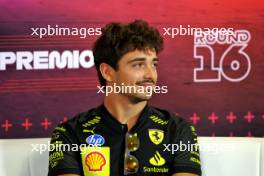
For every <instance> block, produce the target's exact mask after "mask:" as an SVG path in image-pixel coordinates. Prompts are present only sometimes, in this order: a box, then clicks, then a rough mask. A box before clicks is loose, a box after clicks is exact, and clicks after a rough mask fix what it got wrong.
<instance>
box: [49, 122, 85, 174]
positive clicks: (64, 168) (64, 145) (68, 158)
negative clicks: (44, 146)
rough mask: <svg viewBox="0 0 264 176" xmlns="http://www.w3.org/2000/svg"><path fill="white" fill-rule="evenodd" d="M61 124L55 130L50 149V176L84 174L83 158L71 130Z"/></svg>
mask: <svg viewBox="0 0 264 176" xmlns="http://www.w3.org/2000/svg"><path fill="white" fill-rule="evenodd" d="M66 127H67V125H65V124H61V125H59V126H57V127H56V128H55V130H54V131H53V134H52V138H51V141H50V147H49V173H48V176H56V175H60V174H79V175H81V173H82V164H81V157H80V152H79V148H78V144H77V142H76V137H74V133H73V131H72V130H71V128H69V127H68V128H66Z"/></svg>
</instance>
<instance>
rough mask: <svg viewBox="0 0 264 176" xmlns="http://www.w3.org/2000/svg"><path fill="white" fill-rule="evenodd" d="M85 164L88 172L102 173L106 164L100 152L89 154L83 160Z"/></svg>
mask: <svg viewBox="0 0 264 176" xmlns="http://www.w3.org/2000/svg"><path fill="white" fill-rule="evenodd" d="M85 164H86V166H87V167H88V169H89V171H102V170H103V166H105V164H106V159H105V157H104V155H103V154H102V153H100V152H91V153H89V154H88V155H87V156H86V158H85Z"/></svg>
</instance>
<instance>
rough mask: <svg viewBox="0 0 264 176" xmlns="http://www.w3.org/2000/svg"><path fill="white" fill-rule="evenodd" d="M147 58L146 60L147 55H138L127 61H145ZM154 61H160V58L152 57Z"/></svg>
mask: <svg viewBox="0 0 264 176" xmlns="http://www.w3.org/2000/svg"><path fill="white" fill-rule="evenodd" d="M145 60H146V58H145V57H138V58H134V59H132V60H130V61H128V62H127V63H132V62H137V61H145ZM152 61H159V59H158V58H156V57H155V58H153V59H152Z"/></svg>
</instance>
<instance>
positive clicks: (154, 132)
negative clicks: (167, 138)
mask: <svg viewBox="0 0 264 176" xmlns="http://www.w3.org/2000/svg"><path fill="white" fill-rule="evenodd" d="M148 133H149V138H150V140H151V142H153V143H154V144H156V145H159V144H160V143H161V142H162V141H163V138H164V132H163V131H162V130H159V129H149V132H148Z"/></svg>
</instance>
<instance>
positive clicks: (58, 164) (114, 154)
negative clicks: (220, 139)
mask: <svg viewBox="0 0 264 176" xmlns="http://www.w3.org/2000/svg"><path fill="white" fill-rule="evenodd" d="M162 48H163V39H162V37H161V36H160V34H159V32H158V31H157V30H156V29H155V28H153V27H151V26H149V25H148V24H147V23H146V22H144V21H141V20H137V21H134V22H132V23H128V24H120V23H111V24H108V25H106V26H105V27H104V28H103V30H102V35H101V36H100V37H99V39H98V40H97V41H96V43H95V45H94V48H93V53H94V58H95V66H96V69H97V72H98V77H99V80H100V84H101V86H105V90H113V89H108V87H116V86H118V87H119V90H123V89H122V87H124V86H125V87H129V88H131V89H126V91H118V92H114V91H111V92H108V94H107V96H105V97H104V101H103V103H102V105H100V106H98V107H96V108H93V109H90V110H89V111H87V112H84V113H80V114H79V115H77V116H76V117H74V118H72V119H71V120H69V121H67V122H65V123H63V124H60V125H59V126H58V127H57V128H56V129H55V130H54V132H53V136H52V139H51V144H53V145H56V146H62V145H69V146H70V148H68V149H67V150H65V147H64V148H62V147H58V148H56V149H55V147H53V148H52V149H53V150H52V151H50V157H49V175H50V176H51V175H52V176H55V175H64V176H78V175H85V176H109V175H111V176H123V175H131V176H133V175H134V176H137V175H138V176H140V175H143V176H145V175H146V176H152V175H157V176H161V175H168V176H171V175H173V176H197V175H201V166H200V159H199V151H198V147H197V135H196V132H195V129H194V127H193V126H192V125H191V124H190V123H189V122H187V121H186V120H185V119H184V118H181V117H179V116H176V115H175V114H173V113H170V112H168V111H166V110H163V109H159V108H154V107H152V106H150V105H148V100H150V99H151V97H152V93H153V92H157V91H158V92H162V91H163V92H167V90H165V89H164V87H162V88H159V87H157V85H156V83H157V78H158V74H157V65H158V56H157V54H158V53H159V52H160V51H161V50H162ZM165 88H166V87H165ZM127 90H129V91H127ZM58 144H59V145H58ZM74 144H78V146H80V148H78V149H76V148H74V147H73V145H74ZM193 146H194V147H193ZM63 149H64V150H63Z"/></svg>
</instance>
